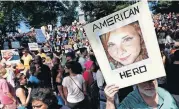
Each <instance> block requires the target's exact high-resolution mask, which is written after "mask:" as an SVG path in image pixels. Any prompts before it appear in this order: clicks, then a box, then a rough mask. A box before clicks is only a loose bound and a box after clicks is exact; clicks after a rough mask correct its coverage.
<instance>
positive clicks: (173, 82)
mask: <svg viewBox="0 0 179 109" xmlns="http://www.w3.org/2000/svg"><path fill="white" fill-rule="evenodd" d="M178 68H179V64H171V65H170V66H169V69H168V71H167V87H168V91H169V92H170V93H171V94H177V95H178V94H179V87H178V83H179V79H178V77H179V72H178Z"/></svg>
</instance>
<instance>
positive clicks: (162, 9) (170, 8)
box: [152, 1, 179, 13]
mask: <svg viewBox="0 0 179 109" xmlns="http://www.w3.org/2000/svg"><path fill="white" fill-rule="evenodd" d="M152 9H153V10H154V12H155V13H169V12H177V13H178V12H179V1H159V2H158V3H157V4H155V5H154V6H153V7H152Z"/></svg>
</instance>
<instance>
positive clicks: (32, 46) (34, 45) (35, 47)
mask: <svg viewBox="0 0 179 109" xmlns="http://www.w3.org/2000/svg"><path fill="white" fill-rule="evenodd" d="M28 46H29V50H31V51H38V50H39V48H38V44H37V43H28Z"/></svg>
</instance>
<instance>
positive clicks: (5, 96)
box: [0, 68, 17, 109]
mask: <svg viewBox="0 0 179 109" xmlns="http://www.w3.org/2000/svg"><path fill="white" fill-rule="evenodd" d="M6 78H7V71H6V69H5V68H1V69H0V92H1V93H0V103H1V104H2V105H3V107H2V109H15V108H16V107H17V106H16V98H15V91H14V89H13V87H12V86H11V85H10V84H9V83H8V82H7V80H6Z"/></svg>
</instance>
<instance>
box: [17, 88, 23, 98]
mask: <svg viewBox="0 0 179 109" xmlns="http://www.w3.org/2000/svg"><path fill="white" fill-rule="evenodd" d="M22 93H24V89H23V88H21V87H19V88H17V89H16V96H19V95H21V94H22Z"/></svg>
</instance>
